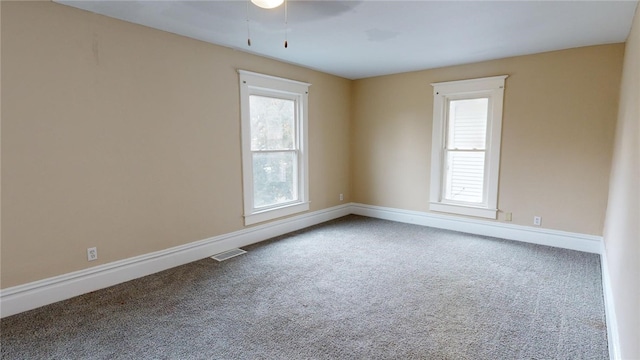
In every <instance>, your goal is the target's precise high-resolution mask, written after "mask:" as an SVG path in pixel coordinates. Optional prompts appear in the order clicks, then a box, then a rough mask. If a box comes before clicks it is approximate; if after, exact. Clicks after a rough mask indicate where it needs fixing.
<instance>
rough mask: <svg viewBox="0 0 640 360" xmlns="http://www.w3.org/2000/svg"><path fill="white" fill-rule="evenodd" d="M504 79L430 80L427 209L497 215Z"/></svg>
mask: <svg viewBox="0 0 640 360" xmlns="http://www.w3.org/2000/svg"><path fill="white" fill-rule="evenodd" d="M506 78H507V75H503V76H495V77H489V78H482V79H472V80H461V81H450V82H442V83H434V84H431V85H433V88H434V89H433V139H432V142H433V144H432V152H431V192H430V195H431V202H430V204H429V209H430V210H433V211H441V212H449V213H455V214H461V215H469V216H478V217H485V218H491V219H495V218H496V215H497V211H498V210H497V205H498V175H499V170H500V169H499V167H500V136H501V131H502V102H503V96H504V83H505V79H506Z"/></svg>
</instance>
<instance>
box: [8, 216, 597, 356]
mask: <svg viewBox="0 0 640 360" xmlns="http://www.w3.org/2000/svg"><path fill="white" fill-rule="evenodd" d="M245 249H246V250H248V251H249V252H248V253H247V254H244V255H241V256H238V257H235V258H232V259H230V260H227V261H224V262H221V263H218V262H216V261H215V260H212V259H209V258H207V259H204V260H201V261H197V262H195V263H191V264H188V265H184V266H180V267H177V268H174V269H171V270H167V271H164V272H161V273H158V274H154V275H151V276H147V277H145V278H141V279H137V280H134V281H130V282H127V283H124V284H121V285H117V286H114V287H111V288H108V289H104V290H100V291H96V292H93V293H90V294H86V295H83V296H80V297H77V298H74V299H70V300H67V301H63V302H59V303H56V304H52V305H49V306H46V307H42V308H39V309H36V310H32V311H29V312H25V313H22V314H18V315H14V316H11V317H8V318H5V319H2V321H1V322H0V331H1V334H0V339H1V346H2V350H1V354H2V359H606V358H608V350H607V339H606V326H605V318H604V305H603V296H602V285H601V279H600V259H599V257H598V256H597V255H593V254H586V253H581V252H577V251H570V250H562V249H554V248H550V247H545V246H538V245H531V244H524V243H518V242H511V241H505V240H499V239H494V238H488V237H481V236H472V235H466V234H461V233H456V232H452V231H445V230H438V229H432V228H427V227H421V226H414V225H407V224H400V223H394V222H389V221H384V220H377V219H370V218H365V217H358V216H347V217H345V218H341V219H338V220H335V221H332V222H328V223H325V224H322V225H318V226H315V227H312V228H309V229H306V230H302V231H299V232H296V233H292V234H289V235H286V236H282V237H279V238H277V239H273V240H270V241H267V242H263V243H260V244H256V245H253V246H250V247H246V248H245Z"/></svg>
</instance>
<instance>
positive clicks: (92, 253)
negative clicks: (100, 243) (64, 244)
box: [87, 247, 98, 261]
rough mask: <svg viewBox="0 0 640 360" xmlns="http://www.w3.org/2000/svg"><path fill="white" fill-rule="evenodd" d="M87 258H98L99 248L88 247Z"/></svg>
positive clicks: (89, 259) (90, 259) (91, 259)
mask: <svg viewBox="0 0 640 360" xmlns="http://www.w3.org/2000/svg"><path fill="white" fill-rule="evenodd" d="M87 260H88V261H93V260H98V248H95V247H92V248H88V249H87Z"/></svg>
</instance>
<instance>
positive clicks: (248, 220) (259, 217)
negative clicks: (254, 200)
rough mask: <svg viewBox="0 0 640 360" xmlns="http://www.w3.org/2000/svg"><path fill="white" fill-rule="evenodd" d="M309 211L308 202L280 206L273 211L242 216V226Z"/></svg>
mask: <svg viewBox="0 0 640 360" xmlns="http://www.w3.org/2000/svg"><path fill="white" fill-rule="evenodd" d="M307 210H309V202H301V203H295V204H290V205H286V206H282V207H279V208H275V209H269V210H262V211H257V212H254V213H253V214H249V215H245V216H244V225H245V226H246V225H253V224H257V223H261V222H264V221H269V220H273V219H277V218H280V217H283V216H288V215H293V214H297V213H299V212H303V211H307Z"/></svg>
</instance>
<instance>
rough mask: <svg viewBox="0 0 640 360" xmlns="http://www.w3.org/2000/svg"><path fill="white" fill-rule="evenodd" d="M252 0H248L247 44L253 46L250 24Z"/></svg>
mask: <svg viewBox="0 0 640 360" xmlns="http://www.w3.org/2000/svg"><path fill="white" fill-rule="evenodd" d="M250 1H251V0H247V12H246V17H247V45H249V46H251V28H250V26H249V2H250Z"/></svg>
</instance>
